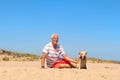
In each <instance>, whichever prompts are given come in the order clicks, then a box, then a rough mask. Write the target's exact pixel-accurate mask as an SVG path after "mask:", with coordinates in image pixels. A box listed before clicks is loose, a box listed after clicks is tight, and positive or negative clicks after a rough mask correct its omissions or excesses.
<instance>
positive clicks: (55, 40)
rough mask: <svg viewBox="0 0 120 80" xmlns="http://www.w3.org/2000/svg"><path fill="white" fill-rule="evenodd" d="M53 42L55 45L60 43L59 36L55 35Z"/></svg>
mask: <svg viewBox="0 0 120 80" xmlns="http://www.w3.org/2000/svg"><path fill="white" fill-rule="evenodd" d="M52 43H53V45H57V43H58V36H53V38H52Z"/></svg>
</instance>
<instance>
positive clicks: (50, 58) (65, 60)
mask: <svg viewBox="0 0 120 80" xmlns="http://www.w3.org/2000/svg"><path fill="white" fill-rule="evenodd" d="M58 39H59V36H58V34H52V36H51V42H50V43H48V44H47V45H45V47H44V49H43V51H42V59H41V68H45V59H46V63H47V67H49V68H76V67H77V65H76V63H77V61H75V60H73V59H72V58H70V57H68V56H67V55H66V54H65V52H64V50H63V47H62V46H61V45H59V44H58ZM60 56H62V58H61V57H60Z"/></svg>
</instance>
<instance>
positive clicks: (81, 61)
mask: <svg viewBox="0 0 120 80" xmlns="http://www.w3.org/2000/svg"><path fill="white" fill-rule="evenodd" d="M78 55H79V57H78V60H79V69H87V66H86V62H87V52H86V51H81V52H79V53H78Z"/></svg>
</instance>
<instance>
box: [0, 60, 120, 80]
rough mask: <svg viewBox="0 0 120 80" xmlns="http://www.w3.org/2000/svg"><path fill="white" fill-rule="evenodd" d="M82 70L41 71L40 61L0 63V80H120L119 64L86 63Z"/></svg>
mask: <svg viewBox="0 0 120 80" xmlns="http://www.w3.org/2000/svg"><path fill="white" fill-rule="evenodd" d="M87 67H88V69H87V70H84V69H73V68H72V69H49V68H47V69H41V68H40V61H21V62H19V61H1V62H0V80H120V74H119V73H120V64H112V63H111V64H110V63H87Z"/></svg>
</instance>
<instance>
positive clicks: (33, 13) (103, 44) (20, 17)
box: [0, 0, 120, 61]
mask: <svg viewBox="0 0 120 80" xmlns="http://www.w3.org/2000/svg"><path fill="white" fill-rule="evenodd" d="M53 33H57V34H59V37H60V38H59V44H61V45H62V46H63V48H64V51H65V52H66V54H67V55H68V56H69V57H72V58H77V57H78V53H79V52H80V51H83V50H84V51H87V52H88V55H87V56H88V57H95V58H100V59H105V60H118V61H120V1H119V0H0V49H5V50H9V51H15V52H24V53H32V54H37V55H40V56H41V54H42V49H43V47H44V46H45V45H46V44H47V43H49V42H50V41H51V39H50V37H51V35H52V34H53Z"/></svg>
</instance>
